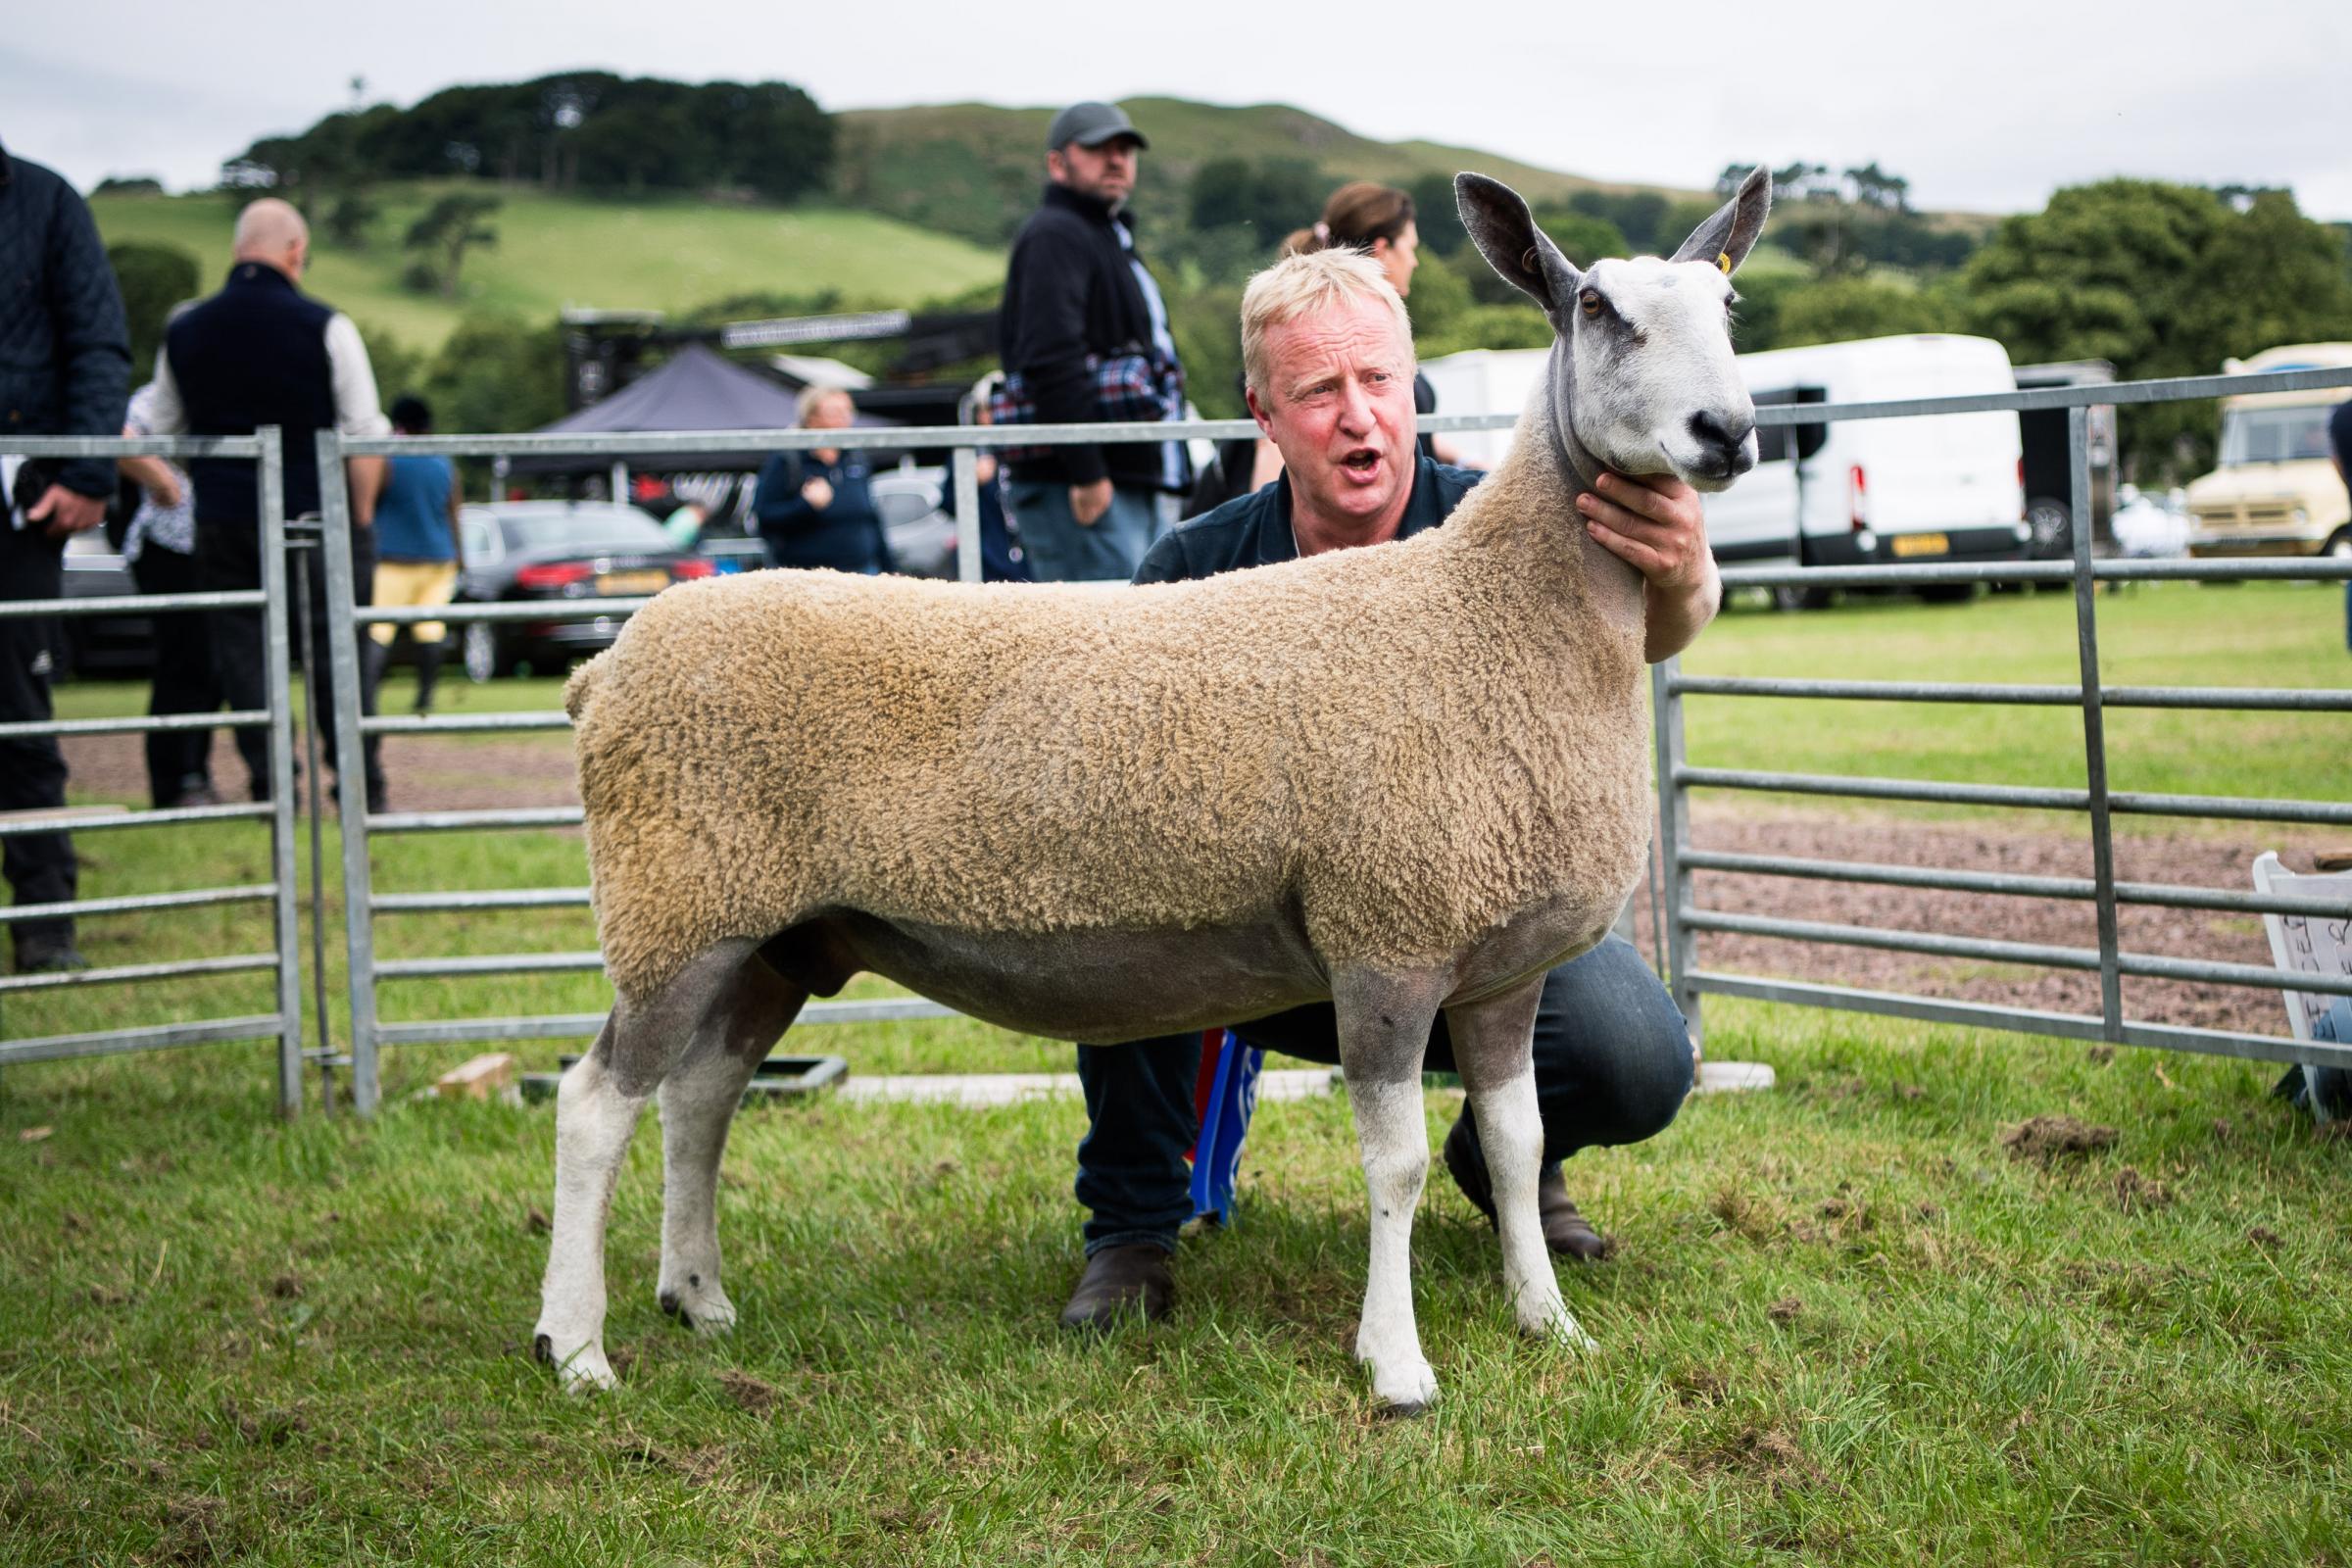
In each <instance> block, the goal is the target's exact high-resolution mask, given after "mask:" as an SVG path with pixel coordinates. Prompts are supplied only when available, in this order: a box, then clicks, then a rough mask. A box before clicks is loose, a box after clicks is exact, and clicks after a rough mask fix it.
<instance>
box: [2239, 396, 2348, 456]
mask: <svg viewBox="0 0 2352 1568" xmlns="http://www.w3.org/2000/svg"><path fill="white" fill-rule="evenodd" d="M2325 457H2327V405H2325V404H2319V405H2314V406H2312V407H2309V408H2301V409H2231V410H2229V412H2227V413H2225V414H2224V415H2223V416H2222V460H2221V461H2222V466H2223V467H2225V468H2228V467H2232V466H2236V465H2237V464H2240V463H2294V462H2298V461H2301V460H2303V459H2307V458H2325Z"/></svg>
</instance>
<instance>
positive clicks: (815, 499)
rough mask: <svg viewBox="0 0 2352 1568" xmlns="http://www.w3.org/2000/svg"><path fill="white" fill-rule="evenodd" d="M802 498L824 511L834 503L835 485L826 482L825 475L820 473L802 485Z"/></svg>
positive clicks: (818, 509)
mask: <svg viewBox="0 0 2352 1568" xmlns="http://www.w3.org/2000/svg"><path fill="white" fill-rule="evenodd" d="M801 499H802V500H803V501H806V502H808V503H809V505H810V506H812V507H814V508H815V509H816V510H817V511H819V512H822V511H824V510H825V509H826V508H827V507H829V506H831V505H832V504H833V487H832V486H831V485H830V484H827V483H826V482H825V478H824V475H822V474H818V475H817V476H816V477H814V478H812V479H810V480H809V482H808V483H807V484H805V485H803V486H801Z"/></svg>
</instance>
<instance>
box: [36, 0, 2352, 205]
mask: <svg viewBox="0 0 2352 1568" xmlns="http://www.w3.org/2000/svg"><path fill="white" fill-rule="evenodd" d="M11 9H12V10H13V11H15V13H16V14H15V15H14V17H13V18H12V20H11V22H10V24H9V26H8V28H7V37H6V39H5V41H0V143H5V144H6V145H7V146H8V147H9V148H10V149H11V150H12V151H16V152H21V153H23V154H24V155H25V156H26V157H29V158H33V159H36V160H39V161H41V162H44V163H47V164H50V165H51V166H53V167H55V168H57V169H59V170H61V171H62V172H65V173H66V174H67V175H69V176H70V177H71V178H72V179H73V181H74V182H75V183H76V184H77V185H80V186H81V187H83V188H84V189H87V188H88V187H89V185H91V184H92V183H94V182H95V181H96V180H97V179H98V178H100V177H101V176H102V175H105V174H109V173H118V174H127V173H154V174H160V175H161V176H162V177H163V178H164V180H165V182H166V183H167V184H169V185H171V186H172V187H173V188H175V189H180V188H186V187H189V186H196V185H205V184H209V183H211V181H212V179H213V177H214V175H215V172H216V171H217V170H218V168H219V166H220V163H221V160H222V159H223V158H226V157H229V156H231V155H233V154H235V153H237V152H239V151H241V150H242V149H243V148H244V147H245V146H246V145H247V144H248V143H249V142H251V141H252V140H254V139H255V138H256V137H258V136H261V135H265V134H269V133H271V132H278V131H288V130H296V129H300V128H301V127H303V126H305V125H308V124H309V123H311V122H313V121H314V120H316V119H317V118H318V117H319V115H321V114H323V113H326V112H327V111H329V110H332V109H337V108H341V107H345V106H348V105H349V104H350V103H351V102H352V88H351V78H352V77H353V76H355V75H357V76H364V77H365V78H366V80H367V96H368V99H369V100H370V101H376V100H384V99H389V100H392V101H395V102H398V103H402V104H409V103H414V102H416V101H417V99H418V98H421V97H423V96H424V95H426V94H427V93H430V92H432V91H433V90H435V89H436V88H439V87H443V86H447V85H450V84H451V83H454V82H463V81H501V80H515V79H521V78H526V77H529V76H534V75H539V74H543V73H548V72H551V71H557V70H564V69H571V68H579V67H596V68H602V69H605V70H610V71H615V72H620V73H629V74H653V75H662V76H674V77H681V78H686V79H709V78H711V77H714V76H726V77H732V78H735V79H762V78H779V79H782V80H785V81H790V82H794V83H796V84H798V85H800V86H802V87H805V88H807V89H808V90H809V92H810V93H812V94H813V95H814V96H815V97H816V99H817V101H818V102H819V103H820V104H822V105H824V106H825V107H826V108H828V109H849V108H868V107H887V106H894V105H901V104H913V103H944V102H956V101H963V100H973V99H977V100H981V101H984V102H989V103H999V104H1018V105H1056V106H1057V105H1059V104H1062V103H1064V102H1067V101H1069V100H1072V99H1076V98H1087V97H1103V98H1115V97H1126V96H1130V95H1135V94H1147V93H1149V94H1167V95H1172V96H1179V97H1187V98H1198V99H1203V100H1206V101H1208V102H1212V103H1228V104H1249V103H1265V102H1283V103H1292V104H1297V105H1299V106H1300V107H1302V108H1305V109H1309V110H1312V111H1314V112H1315V113H1317V114H1321V115H1323V116H1326V117H1327V118H1329V119H1332V120H1336V121H1338V122H1339V123H1342V124H1344V125H1347V126H1348V127H1349V128H1350V129H1353V130H1356V131H1360V132H1362V133H1364V134H1366V135H1370V136H1375V137H1378V138H1380V139H1383V140H1397V139H1401V138H1405V137H1426V138H1428V139H1431V140H1435V141H1445V142H1452V143H1457V144H1461V145H1465V146H1471V147H1478V148H1484V149H1489V150H1492V151H1495V152H1497V153H1503V154H1507V155H1509V156H1511V157H1514V158H1518V159H1522V160H1525V161H1526V162H1529V163H1532V164H1538V165H1542V166H1544V167H1546V168H1551V169H1559V170H1566V171H1569V172H1575V173H1580V174H1589V175H1592V176H1594V177H1596V178H1602V179H1620V180H1638V181H1654V182H1657V183H1661V184H1673V185H1686V186H1703V185H1706V184H1708V183H1710V182H1711V181H1712V180H1713V179H1714V177H1715V174H1716V172H1717V171H1718V170H1720V169H1721V168H1722V167H1723V166H1724V165H1725V164H1727V163H1732V162H1735V161H1737V162H1749V161H1767V162H1771V163H1774V164H1784V163H1787V162H1789V161H1791V160H1794V159H1798V158H1802V159H1805V160H1807V161H1809V162H1816V163H1826V164H1829V165H1831V166H1833V167H1835V168H1844V167H1847V166H1849V165H1854V164H1860V163H1865V162H1868V161H1870V160H1872V159H1876V160H1877V161H1878V162H1879V163H1880V164H1881V166H1882V167H1884V168H1886V169H1888V170H1890V171H1892V172H1895V173H1899V174H1903V175H1906V176H1908V177H1909V178H1910V180H1911V190H1912V199H1913V200H1914V202H1915V203H1917V204H1918V205H1920V206H1923V207H1930V208H1967V209H1975V210H1980V211H1987V212H2018V211H2029V210H2034V209H2037V208H2039V207H2040V206H2041V205H2042V203H2043V202H2044V201H2045V200H2046V199H2047V198H2048V196H2049V193H2050V192H2051V190H2053V189H2055V188H2056V187H2058V186H2060V185H2067V184H2077V183H2081V182H2082V181H2085V180H2091V179H2098V178H2102V177H2105V176H2107V175H2111V174H2135V175H2147V176H2152V177H2157V178H2165V179H2178V180H2188V181H2195V182H2199V183H2208V184H2219V183H2225V182H2233V181H2234V182H2244V183H2250V184H2271V185H2277V184H2284V185H2291V186H2292V187H2293V188H2294V191H2295V194H2296V196H2297V198H2298V199H2299V200H2300V201H2301V203H2302V205H2303V208H2304V210H2305V211H2306V212H2308V213H2310V214H2312V215H2313V216H2315V217H2321V218H2328V219H2338V220H2352V143H2348V141H2347V131H2348V130H2352V110H2348V109H2347V108H2346V104H2347V101H2352V5H2345V4H2342V3H2340V0H2333V3H2331V0H2218V3H2217V0H2193V3H2191V0H2149V3H2146V4H2143V5H2140V6H2137V7H2130V8H2128V7H2124V6H2121V5H2114V4H2103V5H2097V6H2088V5H2082V4H2076V3H2069V0H2034V3H2021V0H1982V3H1979V4H1976V5H1972V6H1967V7H1952V6H1936V7H1918V8H1913V7H1907V6H1896V5H1889V4H1887V3H1885V0H1868V3H1864V0H1831V3H1828V4H1822V5H1817V6H1805V5H1802V4H1782V5H1777V6H1774V5H1760V4H1750V5H1739V6H1733V5H1727V4H1717V3H1714V0H1635V3H1632V4H1624V3H1620V4H1616V5H1593V4H1583V5H1578V4H1555V5H1550V6H1544V7H1534V8H1531V7H1528V6H1523V5H1477V6H1464V5H1458V4H1456V5H1445V4H1431V3H1427V0H1424V3H1421V4H1415V5H1403V4H1392V3H1390V0H1359V3H1358V4H1356V5H1355V6H1353V7H1351V8H1348V10H1347V11H1346V12H1345V13H1342V12H1340V11H1337V10H1335V9H1334V8H1330V7H1324V6H1315V7H1284V6H1279V5H1272V4H1267V3H1265V0H1256V3H1251V4H1226V3H1221V0H1208V3H1196V0H1188V3H1185V4H1178V5H1169V4H1152V5H1130V6H1124V7H1116V6H1104V5H1102V4H1099V3H1098V4H1096V5H1092V6H1087V7H1083V8H1081V7H1076V6H1068V5H1057V6H1047V5H1037V4H1031V3H1029V0H986V3H983V0H941V3H918V4H907V5H891V4H871V3H868V4H856V3H843V0H817V3H792V4H784V5H776V4H773V3H769V4H753V3H749V0H658V3H652V4H647V3H639V4H634V5H630V4H620V3H615V0H572V3H570V4H566V5H564V6H562V7H556V6H536V5H534V6H522V5H498V4H484V3H482V0H466V3H462V4H461V3H456V0H402V3H399V4H391V5H374V6H366V7H360V8H354V9H351V10H346V9H344V8H342V7H330V6H327V5H323V4H319V3H318V0H311V3H308V4H294V3H292V0H228V3H227V4H225V5H186V4H172V5H166V4H163V3H161V0H143V3H132V0H66V3H58V4H46V5H40V4H27V5H25V6H23V7H12V8H11ZM1341 14H1345V15H1348V16H1349V17H1352V18H1355V19H1357V20H1356V21H1355V23H1354V25H1352V26H1351V27H1349V28H1348V31H1347V32H1346V33H1345V34H1341V33H1337V32H1335V31H1333V29H1332V24H1331V21H1330V19H1331V18H1333V17H1334V16H1337V15H1341ZM1915 18H1916V19H1918V20H1914V19H1915ZM1145 129H1146V130H1147V131H1149V129H1150V127H1149V126H1148V125H1147V126H1146V127H1145ZM1145 177H1146V178H1147V179H1148V178H1150V168H1149V163H1148V162H1147V166H1146V172H1145Z"/></svg>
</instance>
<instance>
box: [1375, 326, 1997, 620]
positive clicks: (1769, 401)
mask: <svg viewBox="0 0 2352 1568" xmlns="http://www.w3.org/2000/svg"><path fill="white" fill-rule="evenodd" d="M1549 352H1550V351H1549V350H1546V349H1500V350H1497V349H1472V350H1469V351H1467V352H1465V353H1461V354H1448V355H1445V356H1443V357H1442V358H1439V359H1435V360H1428V361H1425V362H1423V364H1422V366H1421V371H1422V373H1423V374H1424V375H1426V376H1428V377H1429V379H1430V383H1431V385H1432V386H1434V387H1435V388H1436V389H1437V394H1438V412H1439V413H1441V414H1501V413H1513V414H1515V413H1517V412H1518V411H1519V410H1520V409H1522V408H1524V407H1525V406H1526V403H1527V398H1528V395H1529V393H1530V392H1532V391H1533V390H1534V388H1535V386H1536V383H1537V381H1538V380H1539V378H1541V377H1542V375H1543V373H1544V362H1545V359H1546V358H1547V356H1548V354H1549ZM1739 364H1740V375H1741V377H1742V378H1743V379H1744V380H1745V381H1746V382H1747V388H1748V391H1749V393H1750V394H1751V395H1752V396H1753V397H1754V398H1755V401H1756V403H1757V406H1758V407H1766V406H1770V405H1775V404H1805V403H1879V402H1889V401H1894V400H1898V399H1904V398H1928V397H1951V396H1959V395H1962V394H1967V393H1976V392H2012V391H2015V390H2016V389H2017V380H2016V376H2015V374H2014V372H2013V371H2012V370H2011V368H2010V366H2009V355H2008V351H2007V350H2005V349H2003V348H2002V347H2001V345H2000V344H1998V343H1995V342H1993V341H1992V340H1991V339H1990V338H1982V337H1956V336H1950V335H1946V334H1941V333H1917V334H1913V335H1910V336H1905V337H1883V338H1867V339H1863V340H1861V341H1858V342H1852V343H1821V344H1815V345H1813V346H1810V347H1807V348H1797V349H1775V350H1771V351H1769V352H1766V353H1762V354H1742V355H1740V358H1739ZM1757 436H1758V442H1757V446H1758V453H1757V456H1758V462H1757V464H1756V466H1755V467H1754V468H1753V469H1751V470H1750V471H1749V472H1748V473H1746V474H1744V475H1742V476H1741V477H1740V480H1739V482H1738V483H1736V484H1734V485H1733V486H1732V488H1731V489H1730V490H1729V491H1727V492H1725V493H1724V494H1722V495H1716V496H1709V497H1708V498H1707V538H1708V541H1709V543H1711V544H1712V545H1713V546H1714V549H1715V557H1716V559H1717V560H1718V561H1721V562H1724V563H1726V564H1732V563H1738V562H1748V563H1763V562H1786V561H1791V560H1794V561H1800V562H1802V563H1803V564H1806V565H1813V566H1826V565H1861V564H1879V563H1890V562H1905V561H1946V560H1964V561H2017V560H2021V559H2023V557H2024V556H2025V553H2026V544H2027V541H2028V540H2029V539H2030V538H2031V537H2032V530H2031V528H2030V527H2029V526H2028V525H2027V522H2026V496H2025V480H2024V473H2023V467H2024V462H2025V448H2024V445H2023V443H2022V442H2021V440H2020V438H2019V433H2018V417H2017V416H2016V415H2015V414H2012V413H2008V412H2005V411H2004V412H1998V413H1991V414H1947V415H1935V416H1922V417H1915V418H1900V419H1852V420H1844V419H1841V420H1838V421H1837V422H1835V423H1831V424H1798V425H1768V426H1765V427H1764V428H1762V429H1760V430H1759V431H1758V432H1757ZM1453 439H1454V440H1456V441H1457V442H1459V443H1460V444H1461V445H1462V447H1463V448H1464V449H1465V450H1467V451H1469V452H1470V453H1472V454H1473V455H1475V456H1477V457H1479V458H1481V459H1484V460H1486V461H1489V462H1495V461H1499V460H1500V458H1501V456H1502V454H1503V453H1504V452H1505V451H1507V450H1508V449H1509V446H1510V432H1509V431H1507V430H1497V431H1494V432H1492V433H1480V434H1464V435H1457V436H1455V437H1454V438H1453ZM1966 592H1967V590H1966V589H1965V588H1964V587H1963V588H1961V589H1960V590H1959V591H1958V592H1957V593H1953V594H1951V595H1949V597H1964V596H1965V594H1966ZM1780 597H1781V599H1782V601H1783V602H1784V603H1789V604H1800V603H1818V602H1819V600H1820V598H1821V596H1820V595H1818V594H1811V593H1789V594H1784V595H1782V596H1780Z"/></svg>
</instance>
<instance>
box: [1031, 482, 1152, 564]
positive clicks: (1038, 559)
mask: <svg viewBox="0 0 2352 1568" xmlns="http://www.w3.org/2000/svg"><path fill="white" fill-rule="evenodd" d="M1005 501H1006V504H1007V505H1009V506H1010V507H1011V509H1012V520H1013V525H1014V526H1015V527H1017V528H1019V529H1020V531H1021V548H1022V550H1024V551H1025V552H1027V554H1028V558H1029V570H1030V571H1031V572H1032V573H1033V574H1034V575H1035V576H1036V578H1037V580H1038V581H1039V582H1105V581H1117V582H1125V581H1126V580H1127V579H1128V578H1130V577H1132V576H1134V575H1135V568H1136V567H1138V566H1140V565H1142V564H1144V552H1145V551H1147V550H1149V549H1151V548H1152V540H1153V539H1155V538H1157V537H1158V536H1159V531H1158V521H1159V494H1158V492H1157V491H1154V490H1146V489H1142V488H1139V487H1137V486H1134V485H1124V484H1122V485H1113V486H1112V487H1111V491H1110V506H1109V508H1108V509H1107V510H1106V511H1104V512H1103V515H1101V516H1100V517H1097V518H1096V519H1095V520H1094V521H1093V522H1092V523H1090V524H1088V525H1086V526H1084V527H1081V526H1080V525H1079V522H1078V519H1077V518H1076V517H1075V516H1073V515H1071V513H1070V487H1069V486H1068V485H1066V484H1058V483H1056V484H1041V483H1039V482H1037V481H1036V480H1034V479H1020V480H1015V481H1014V482H1013V483H1011V484H1008V485H1006V486H1005Z"/></svg>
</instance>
